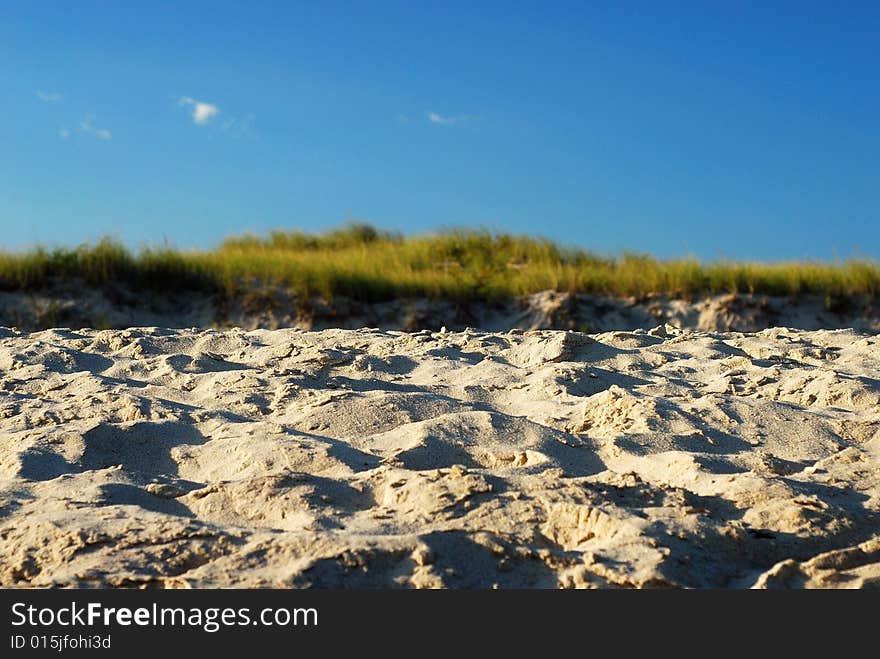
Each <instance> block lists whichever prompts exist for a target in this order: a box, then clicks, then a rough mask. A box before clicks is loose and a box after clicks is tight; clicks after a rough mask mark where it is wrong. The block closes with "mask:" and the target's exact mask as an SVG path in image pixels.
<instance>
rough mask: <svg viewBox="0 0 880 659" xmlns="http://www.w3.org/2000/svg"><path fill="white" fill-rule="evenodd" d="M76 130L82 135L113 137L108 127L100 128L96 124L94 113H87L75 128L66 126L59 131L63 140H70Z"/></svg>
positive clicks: (102, 138)
mask: <svg viewBox="0 0 880 659" xmlns="http://www.w3.org/2000/svg"><path fill="white" fill-rule="evenodd" d="M74 132H77V133H80V134H82V135H90V136H92V137H96V138H98V139H99V140H105V141H106V140H109V139H110V138H111V137H113V134H112V133H111V132H110V131H109V130H107V129H106V128H98V127H97V126H95V115H93V114H88V115H86V116H85V118H84V119H83V120H82V121H80V122H79V123H78V124H77V125H76V127H75V128H74V129H70V128H67V127H66V126H65V127H64V128H61V129H60V130H59V131H58V136H59V137H60V138H61V139H62V140H69V139H70V137H71V136H72V135H73V133H74Z"/></svg>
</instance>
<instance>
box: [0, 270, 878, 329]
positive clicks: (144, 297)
mask: <svg viewBox="0 0 880 659" xmlns="http://www.w3.org/2000/svg"><path fill="white" fill-rule="evenodd" d="M667 323H668V324H670V325H674V326H675V327H679V328H681V329H700V330H705V331H710V332H730V331H736V332H757V331H760V330H764V329H768V328H771V327H777V326H786V327H798V328H800V329H858V330H860V331H864V332H870V333H872V334H876V333H877V332H880V305H878V300H877V299H876V298H875V297H871V296H866V297H863V298H833V297H829V296H816V295H801V296H798V297H773V296H767V295H750V294H740V295H733V294H723V295H707V296H701V297H696V298H694V299H682V298H676V297H670V296H666V295H647V296H645V297H642V298H617V297H608V296H603V295H588V294H572V293H561V292H556V291H542V292H540V293H534V294H532V295H524V296H521V297H515V298H511V299H506V300H504V299H502V300H497V301H495V302H492V303H489V302H487V301H485V300H482V299H475V300H471V301H454V300H447V299H442V298H439V299H427V298H411V299H396V300H391V301H388V302H363V301H357V300H352V299H349V298H346V297H343V296H339V297H336V298H334V299H332V300H324V299H321V298H313V299H308V300H303V299H297V298H296V297H295V296H292V295H291V294H290V293H289V291H285V290H283V289H278V290H271V291H251V292H249V293H243V294H241V295H239V296H233V297H228V298H227V297H222V296H212V295H209V294H205V293H197V292H193V291H168V290H162V291H160V292H148V291H133V290H129V289H126V288H124V287H121V286H108V287H104V288H95V287H90V286H88V285H87V284H85V283H84V282H76V281H63V282H59V283H58V284H57V285H56V286H54V287H50V288H48V289H45V290H36V291H8V292H4V291H0V325H8V326H15V327H19V328H23V329H28V330H32V331H33V330H41V329H50V328H52V327H60V326H63V327H74V328H76V327H100V328H107V329H111V328H117V329H124V328H127V327H144V326H158V327H177V328H180V327H203V328H215V329H223V328H229V327H242V328H245V329H278V328H281V327H298V328H300V329H308V330H320V329H331V328H347V329H357V328H361V327H378V328H381V329H386V330H402V331H409V332H414V331H419V330H425V329H427V330H431V331H437V330H439V329H440V328H441V327H444V326H445V327H448V328H449V329H451V330H459V331H460V330H464V329H465V328H467V327H477V328H480V329H483V330H486V331H507V330H509V329H510V328H516V329H521V330H538V329H562V330H569V329H570V330H576V331H581V332H606V331H615V330H626V329H630V330H631V329H644V330H648V329H651V328H652V327H656V326H657V325H663V324H667Z"/></svg>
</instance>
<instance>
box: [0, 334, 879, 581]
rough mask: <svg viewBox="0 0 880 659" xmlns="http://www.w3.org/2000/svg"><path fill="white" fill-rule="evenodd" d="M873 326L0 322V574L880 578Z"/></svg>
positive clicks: (61, 577)
mask: <svg viewBox="0 0 880 659" xmlns="http://www.w3.org/2000/svg"><path fill="white" fill-rule="evenodd" d="M878 529H880V337H872V336H867V335H863V334H859V333H857V332H854V331H849V330H837V331H810V332H808V331H797V330H792V329H785V328H774V329H769V330H765V331H762V332H760V333H757V334H739V333H728V334H723V333H711V332H704V331H682V330H678V329H675V328H673V327H672V326H661V327H658V328H655V329H653V330H651V331H643V330H636V331H632V332H609V333H605V334H594V335H586V334H580V333H577V332H559V331H534V332H525V333H523V332H521V331H511V332H509V333H484V332H477V331H465V332H456V333H449V332H442V333H431V332H428V331H423V332H418V333H415V334H406V333H401V332H393V331H378V330H325V331H320V332H307V331H302V330H297V329H289V330H275V331H268V330H256V331H250V332H247V331H244V330H239V329H233V330H224V331H218V330H208V331H199V330H168V329H160V328H144V329H130V330H124V331H111V330H105V331H94V330H77V331H73V330H63V329H59V330H48V331H44V332H40V333H34V334H24V333H21V332H19V331H17V330H11V329H2V328H0V585H2V586H7V587H9V586H20V587H36V586H75V587H92V586H96V587H105V586H137V587H229V586H237V587H291V586H292V587H304V586H317V587H340V586H342V587H480V588H488V587H493V586H498V587H512V586H516V587H560V586H561V587H652V586H678V587H750V586H757V587H768V588H769V587H830V586H834V587H863V586H878V585H880V544H878V543H880V532H878Z"/></svg>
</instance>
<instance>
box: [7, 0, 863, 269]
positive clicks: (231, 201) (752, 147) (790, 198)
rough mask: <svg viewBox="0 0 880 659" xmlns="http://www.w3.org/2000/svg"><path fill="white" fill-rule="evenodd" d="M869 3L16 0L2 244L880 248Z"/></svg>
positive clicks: (796, 254)
mask: <svg viewBox="0 0 880 659" xmlns="http://www.w3.org/2000/svg"><path fill="white" fill-rule="evenodd" d="M878 35H880V3H877V2H861V3H860V2H846V3H831V2H804V1H799V2H790V3H786V2H775V3H774V2H736V1H734V2H715V1H710V0H706V1H705V2H648V1H644V2H602V3H599V2H586V1H582V2H572V3H565V2H556V3H554V2H533V3H529V2H498V3H494V2H461V3H458V2H444V3H434V2H431V3H428V2H415V1H414V2H350V3H335V2H328V1H321V2H308V3H300V2H281V1H278V2H261V1H257V0H249V1H247V2H224V1H219V0H216V1H213V2H204V3H198V2H179V1H176V2H166V1H164V0H150V1H149V2H133V1H126V2H94V1H87V0H78V1H77V2H66V1H62V0H59V1H57V2H44V1H40V0H23V1H17V0H5V1H4V2H2V3H0V229H2V231H0V247H5V248H12V249H18V248H23V247H26V246H28V245H31V244H34V243H36V242H42V243H44V244H49V245H57V244H77V243H80V242H82V241H84V240H93V239H95V238H96V237H99V236H101V235H104V234H110V235H114V236H116V237H118V238H121V239H123V240H125V241H126V242H127V243H128V244H130V245H132V246H137V245H139V244H142V243H161V242H162V241H163V240H167V241H168V242H169V243H170V244H173V245H176V246H179V247H209V246H211V245H214V244H216V243H217V242H219V240H220V239H222V237H224V236H226V235H230V234H235V233H241V232H242V231H253V232H263V231H266V230H269V229H271V228H282V227H298V228H302V229H306V230H321V229H323V228H327V227H330V226H335V225H338V224H340V223H341V222H343V221H345V220H346V219H350V218H359V219H365V220H368V221H371V222H373V223H374V224H376V225H377V226H380V227H383V228H388V229H396V230H402V231H405V232H423V231H428V230H432V229H436V228H440V227H444V226H451V225H468V226H485V227H488V228H497V229H502V230H508V231H513V232H517V233H534V234H540V235H544V236H547V237H550V238H553V239H556V240H559V241H563V242H569V243H576V244H579V245H582V246H585V247H588V248H591V249H594V250H596V251H599V252H602V253H616V252H618V251H619V250H623V249H631V250H637V251H647V252H651V253H654V254H656V255H659V256H664V257H666V256H680V255H685V254H695V255H697V256H698V257H701V258H705V259H712V258H716V257H719V256H725V257H731V258H746V259H761V260H773V259H783V258H801V257H810V258H820V259H830V258H834V257H835V256H839V257H848V256H852V255H861V256H871V257H875V258H877V257H880V229H878V226H880V213H878V210H880V123H878V122H880V78H878V75H880V74H878V72H880V36H878Z"/></svg>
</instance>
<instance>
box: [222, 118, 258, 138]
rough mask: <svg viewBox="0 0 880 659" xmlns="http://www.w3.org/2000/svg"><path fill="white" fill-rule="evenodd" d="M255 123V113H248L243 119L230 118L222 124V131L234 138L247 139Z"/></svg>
mask: <svg viewBox="0 0 880 659" xmlns="http://www.w3.org/2000/svg"><path fill="white" fill-rule="evenodd" d="M253 123H254V115H253V113H248V114H246V115H244V116H243V117H241V118H236V117H228V118H227V119H226V120H225V121H223V122H222V123H221V124H220V130H222V131H223V132H224V133H228V134H229V135H232V136H233V137H245V136H247V135H250V134H251V127H252V126H253Z"/></svg>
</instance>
